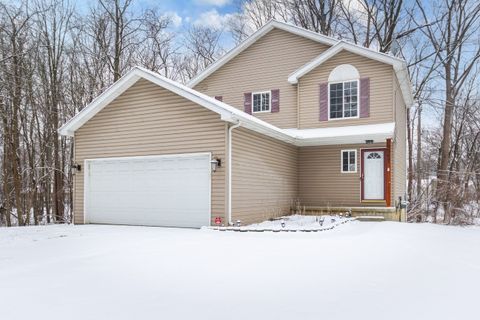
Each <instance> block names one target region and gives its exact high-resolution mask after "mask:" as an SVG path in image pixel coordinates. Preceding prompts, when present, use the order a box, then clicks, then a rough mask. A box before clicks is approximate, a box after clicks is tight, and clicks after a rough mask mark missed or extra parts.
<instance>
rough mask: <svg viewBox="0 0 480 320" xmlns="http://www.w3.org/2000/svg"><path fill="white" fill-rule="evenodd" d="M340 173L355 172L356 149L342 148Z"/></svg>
mask: <svg viewBox="0 0 480 320" xmlns="http://www.w3.org/2000/svg"><path fill="white" fill-rule="evenodd" d="M341 156H342V159H341V160H342V173H348V172H357V150H342V154H341Z"/></svg>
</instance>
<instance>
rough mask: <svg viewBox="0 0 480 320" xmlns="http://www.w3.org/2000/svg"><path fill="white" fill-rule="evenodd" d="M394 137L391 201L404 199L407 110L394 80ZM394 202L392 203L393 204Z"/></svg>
mask: <svg viewBox="0 0 480 320" xmlns="http://www.w3.org/2000/svg"><path fill="white" fill-rule="evenodd" d="M394 96H395V137H394V140H393V172H392V178H393V188H392V195H393V200H394V201H397V200H398V197H402V199H404V197H405V192H406V183H407V109H406V107H405V103H404V101H403V96H402V93H401V91H400V87H399V84H398V81H397V80H396V78H395V92H394ZM394 203H395V202H392V204H394Z"/></svg>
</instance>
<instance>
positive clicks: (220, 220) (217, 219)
mask: <svg viewBox="0 0 480 320" xmlns="http://www.w3.org/2000/svg"><path fill="white" fill-rule="evenodd" d="M215 224H217V225H220V224H222V218H220V217H215Z"/></svg>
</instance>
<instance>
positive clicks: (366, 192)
mask: <svg viewBox="0 0 480 320" xmlns="http://www.w3.org/2000/svg"><path fill="white" fill-rule="evenodd" d="M362 153H363V158H362V169H363V172H362V176H363V197H362V198H363V200H384V199H385V185H384V172H385V170H384V168H385V167H384V166H385V151H384V150H362Z"/></svg>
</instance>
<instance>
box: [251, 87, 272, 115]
mask: <svg viewBox="0 0 480 320" xmlns="http://www.w3.org/2000/svg"><path fill="white" fill-rule="evenodd" d="M262 93H268V110H264V111H253V109H254V105H253V96H254V95H256V94H262ZM260 101H261V100H260ZM260 109H261V107H260ZM270 112H272V91H271V90H267V91H257V92H252V113H270Z"/></svg>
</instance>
